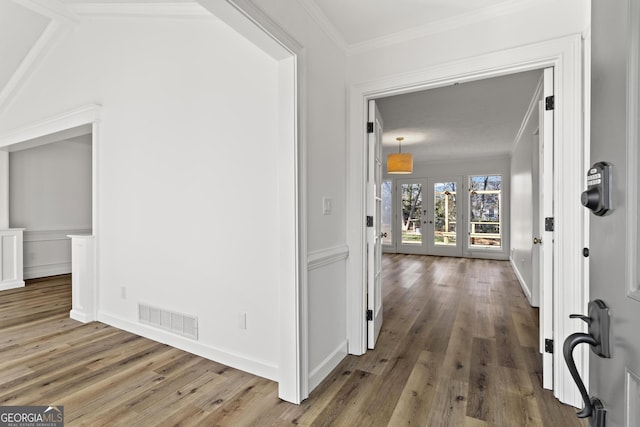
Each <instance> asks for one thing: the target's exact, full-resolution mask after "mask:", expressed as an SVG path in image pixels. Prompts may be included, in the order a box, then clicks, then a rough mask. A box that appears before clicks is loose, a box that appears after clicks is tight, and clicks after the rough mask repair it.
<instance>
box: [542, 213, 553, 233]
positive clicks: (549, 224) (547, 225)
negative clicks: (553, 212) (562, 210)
mask: <svg viewBox="0 0 640 427" xmlns="http://www.w3.org/2000/svg"><path fill="white" fill-rule="evenodd" d="M544 231H555V221H554V220H553V217H552V216H551V217H546V218H545V219H544Z"/></svg>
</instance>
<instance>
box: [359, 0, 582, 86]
mask: <svg viewBox="0 0 640 427" xmlns="http://www.w3.org/2000/svg"><path fill="white" fill-rule="evenodd" d="M523 5H527V6H528V7H527V8H526V9H523V10H520V11H515V12H514V13H510V14H508V15H501V14H496V15H495V16H493V17H491V18H490V19H485V20H482V21H480V22H477V23H475V24H471V25H463V26H452V27H451V28H450V29H449V30H444V31H439V32H434V33H432V34H428V35H425V36H423V37H420V38H414V39H411V40H407V41H405V42H403V43H399V44H389V45H386V46H382V47H379V48H377V49H367V50H364V51H362V50H355V51H354V52H353V54H352V55H351V56H350V57H349V63H348V70H349V77H348V78H349V81H350V82H351V83H356V82H365V81H370V80H376V79H380V78H383V77H385V76H393V75H397V74H406V73H409V72H411V71H412V70H420V69H424V68H427V67H432V66H434V65H436V64H441V63H446V62H451V61H457V60H463V59H467V58H471V57H475V56H478V55H482V54H485V53H489V52H499V51H504V50H507V49H510V48H514V47H518V46H522V45H526V44H530V43H535V42H540V41H543V40H550V39H553V38H557V37H562V36H566V35H569V34H580V33H582V31H583V30H584V29H585V28H586V27H587V25H588V16H589V15H588V4H585V2H584V1H583V0H563V1H544V0H543V1H539V2H523Z"/></svg>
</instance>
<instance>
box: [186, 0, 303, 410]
mask: <svg viewBox="0 0 640 427" xmlns="http://www.w3.org/2000/svg"><path fill="white" fill-rule="evenodd" d="M198 2H199V3H200V4H201V5H202V6H203V7H205V8H206V9H208V10H209V11H211V12H212V13H213V14H214V15H215V16H217V17H218V18H219V19H221V20H222V21H223V22H225V23H226V24H227V25H229V26H231V27H232V28H233V29H234V30H236V31H237V32H238V33H240V34H241V35H243V36H244V37H246V38H247V39H248V40H250V41H251V42H252V43H253V44H255V45H256V46H257V47H258V48H260V49H262V50H263V51H264V52H265V53H266V54H268V55H270V56H271V57H272V58H274V59H275V60H277V61H280V66H281V67H287V63H288V62H289V61H290V62H291V64H292V65H293V78H294V88H293V91H294V94H293V100H294V103H295V105H294V108H293V114H294V117H293V129H292V131H293V135H292V136H293V141H292V147H293V150H294V152H293V153H285V154H286V155H287V158H289V154H291V155H292V161H293V162H294V165H293V167H292V170H291V171H290V170H289V168H288V166H287V169H286V170H284V171H279V173H283V174H286V173H289V172H291V174H292V176H291V177H290V178H291V179H292V181H293V186H294V188H295V195H294V198H295V200H293V201H291V200H290V202H291V204H292V206H293V207H292V209H291V210H290V211H287V218H288V216H289V214H291V215H292V216H293V218H292V221H290V223H291V224H293V225H294V228H295V230H293V231H294V234H295V241H294V242H293V245H294V246H295V248H294V251H293V252H294V253H293V254H292V255H293V258H295V259H294V260H293V264H294V270H295V271H294V272H293V274H294V275H295V277H293V279H292V282H293V283H289V282H288V281H287V280H283V281H282V283H281V287H280V295H279V306H280V323H279V329H280V334H279V336H280V342H279V347H280V359H279V366H281V367H282V369H281V370H280V371H279V378H278V381H279V382H278V395H279V397H280V398H281V399H283V400H286V401H289V402H293V403H300V402H302V400H304V399H306V398H307V397H308V396H309V386H308V379H309V369H308V360H309V355H308V353H309V344H308V330H309V328H308V312H309V309H308V297H307V295H308V270H307V268H306V265H304V264H305V263H306V260H307V246H308V245H307V211H306V209H307V208H306V206H307V202H306V188H307V182H306V176H305V170H306V152H307V150H306V115H307V111H306V108H307V107H306V105H307V100H306V96H307V88H306V85H307V84H306V54H305V49H304V48H303V47H302V45H301V44H299V43H298V42H297V41H296V40H295V39H294V38H293V37H291V36H290V35H289V34H288V33H287V32H286V31H285V30H284V29H283V28H282V27H280V26H279V25H278V24H277V23H276V22H274V21H273V20H272V19H271V18H270V17H269V16H268V15H267V14H265V13H264V11H263V10H262V9H260V8H259V7H258V6H257V5H256V4H254V2H253V1H252V0H225V1H220V0H198ZM283 70H284V71H283ZM283 72H284V73H287V72H288V71H286V70H285V69H284V68H283V69H281V73H283ZM280 76H281V77H282V74H281V75H280ZM287 90H288V89H287V88H284V89H282V88H281V90H280V94H281V95H282V94H284V95H285V96H286V92H287ZM285 135H286V132H285ZM287 136H288V135H287ZM287 190H288V188H285V189H284V192H283V194H282V196H281V197H280V198H279V199H278V200H279V201H280V202H281V203H282V202H283V198H286V197H288V195H287V194H286V191H287ZM283 246H286V245H282V246H281V247H280V248H279V249H280V250H282V247H283ZM285 255H289V254H288V253H286V254H285ZM285 257H286V256H285ZM284 262H285V260H282V263H283V265H281V266H280V267H281V269H280V271H281V272H283V273H284ZM283 277H285V278H286V277H288V276H284V274H283ZM289 285H291V286H289Z"/></svg>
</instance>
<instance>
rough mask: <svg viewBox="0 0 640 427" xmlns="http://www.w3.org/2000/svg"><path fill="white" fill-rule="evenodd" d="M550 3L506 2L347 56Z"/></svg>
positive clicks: (358, 47)
mask: <svg viewBox="0 0 640 427" xmlns="http://www.w3.org/2000/svg"><path fill="white" fill-rule="evenodd" d="M552 1H554V0H508V1H505V2H502V3H499V4H497V5H494V6H490V7H485V8H480V9H477V10H474V11H472V12H468V13H464V14H461V15H457V16H453V17H451V18H447V19H442V20H439V21H435V22H430V23H428V24H425V25H422V26H419V27H414V28H409V29H406V30H403V31H399V32H397V33H393V34H389V35H387V36H382V37H377V38H374V39H370V40H365V41H363V42H361V43H354V44H351V45H349V46H348V47H347V55H349V56H353V55H358V54H361V53H365V52H368V51H371V50H375V49H379V48H382V47H386V46H392V45H395V44H399V43H403V42H407V41H411V40H415V39H418V38H422V37H426V36H429V35H433V34H438V33H443V32H445V31H450V30H455V29H456V28H460V27H465V26H468V25H472V24H476V23H479V22H483V21H486V20H489V19H492V18H495V17H498V16H504V15H510V14H513V13H517V12H522V11H525V10H528V9H531V8H533V7H537V6H540V5H542V4H545V3H550V2H552Z"/></svg>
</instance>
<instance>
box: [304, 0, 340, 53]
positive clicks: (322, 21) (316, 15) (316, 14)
mask: <svg viewBox="0 0 640 427" xmlns="http://www.w3.org/2000/svg"><path fill="white" fill-rule="evenodd" d="M298 2H299V3H300V4H301V5H302V7H303V8H304V9H305V10H306V11H307V13H308V14H309V15H310V16H311V18H312V19H313V20H314V21H315V22H316V24H318V25H319V26H320V28H321V29H322V31H323V32H324V33H325V34H326V35H327V36H328V37H329V38H330V39H331V40H332V41H333V42H334V43H335V44H336V45H338V47H339V48H340V49H342V51H343V52H346V51H347V49H348V45H347V42H346V40H345V39H344V37H342V33H341V32H340V31H339V30H338V29H337V28H336V27H335V25H333V24H332V23H331V21H330V20H329V18H327V15H325V13H324V12H323V11H322V9H320V7H319V6H318V5H317V4H316V2H315V1H314V0H299V1H298Z"/></svg>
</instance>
